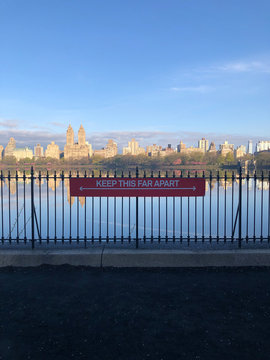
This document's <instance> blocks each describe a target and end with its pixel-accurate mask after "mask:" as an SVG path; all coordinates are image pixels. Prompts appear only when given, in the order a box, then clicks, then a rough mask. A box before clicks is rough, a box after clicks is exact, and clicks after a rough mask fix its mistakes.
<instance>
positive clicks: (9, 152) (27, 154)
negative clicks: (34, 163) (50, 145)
mask: <svg viewBox="0 0 270 360" xmlns="http://www.w3.org/2000/svg"><path fill="white" fill-rule="evenodd" d="M4 155H5V156H14V157H15V158H16V160H21V159H25V158H29V159H32V158H33V151H32V150H31V149H29V147H27V146H26V147H25V148H16V141H15V139H14V138H13V137H11V138H10V139H9V142H8V144H7V146H6V148H5V151H4Z"/></svg>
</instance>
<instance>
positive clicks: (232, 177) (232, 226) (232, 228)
mask: <svg viewBox="0 0 270 360" xmlns="http://www.w3.org/2000/svg"><path fill="white" fill-rule="evenodd" d="M233 211H234V172H232V219H231V220H232V236H231V242H233V237H234V234H233V228H234V224H233V215H234V214H233Z"/></svg>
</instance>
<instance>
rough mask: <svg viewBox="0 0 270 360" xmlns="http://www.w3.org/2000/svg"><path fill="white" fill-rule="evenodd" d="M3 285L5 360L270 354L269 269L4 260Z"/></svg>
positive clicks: (0, 335) (0, 324)
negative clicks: (24, 264) (18, 264)
mask: <svg viewBox="0 0 270 360" xmlns="http://www.w3.org/2000/svg"><path fill="white" fill-rule="evenodd" d="M0 291H1V295H0V359H12V360H16V359H35V360H36V359H46V360H47V359H91V360H92V359H93V360H95V359H102V360H103V359H104V360H106V359H125V360H127V359H131V360H133V359H138V360H141V359H142V360H143V359H155V360H158V359H160V360H161V359H163V360H166V359H207V360H209V359H219V360H220V359H237V360H239V359H252V360H254V359H256V360H260V359H262V360H265V359H269V357H270V355H269V354H270V341H269V336H270V268H244V269H243V268H242V269H237V268H233V269H222V268H221V269H220V268H219V269H213V268H212V269H155V270H154V269H148V270H146V269H121V270H120V269H104V270H100V269H93V268H87V267H71V266H58V267H53V266H41V267H37V268H2V269H0Z"/></svg>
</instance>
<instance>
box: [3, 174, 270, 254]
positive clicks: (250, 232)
mask: <svg viewBox="0 0 270 360" xmlns="http://www.w3.org/2000/svg"><path fill="white" fill-rule="evenodd" d="M95 175H97V174H94V172H92V173H87V172H85V173H84V174H83V175H81V174H80V173H79V172H77V174H76V175H75V176H76V177H88V176H92V177H94V176H95ZM125 175H126V174H125ZM170 175H172V176H173V177H176V176H180V177H183V176H184V175H183V173H182V172H181V171H180V172H176V173H175V172H173V173H172V174H170ZM72 176H74V175H73V174H72V173H71V172H70V173H69V174H65V173H64V172H61V173H58V174H57V173H56V172H54V174H53V175H50V174H49V173H48V172H46V173H45V174H44V173H41V172H38V173H34V171H33V168H32V169H31V173H30V174H29V175H26V173H25V172H23V173H19V172H17V171H16V173H14V174H11V173H10V172H8V173H7V174H6V175H4V174H3V172H1V178H0V186H1V189H0V201H1V219H0V236H1V243H2V244H6V243H10V244H12V243H18V244H21V243H25V244H27V243H29V242H30V243H31V244H32V247H33V248H34V247H35V244H36V243H40V244H44V243H45V244H46V243H55V244H58V243H61V242H62V243H74V242H75V243H82V242H84V243H85V245H86V244H88V243H96V242H99V243H103V242H107V243H109V242H112V243H119V242H120V243H126V242H134V243H136V245H137V246H139V244H140V243H146V242H149V243H156V242H158V243H159V242H160V243H161V242H178V243H180V244H181V243H187V244H190V243H206V242H207V243H209V242H210V243H211V242H224V243H226V242H232V243H237V244H238V246H239V247H241V245H242V244H243V243H244V242H245V243H258V242H261V243H262V242H268V243H269V241H270V186H269V185H270V172H269V173H268V174H264V173H261V174H257V173H256V172H255V173H254V174H252V175H250V174H249V173H247V174H242V172H241V169H240V172H239V173H237V174H236V173H230V174H228V173H226V172H225V173H223V174H222V175H220V173H219V172H217V173H216V174H215V175H214V174H213V173H212V172H210V173H209V174H207V175H205V173H204V172H203V173H202V174H200V176H201V177H203V178H205V180H206V195H205V197H190V198H189V197H187V198H184V197H165V198H145V197H137V198H115V197H114V198H85V197H80V198H79V197H78V198H73V197H71V196H70V191H69V180H70V178H71V177H72ZM98 176H100V177H102V176H106V177H110V176H114V177H117V174H116V173H114V174H109V173H108V172H107V173H106V174H105V175H104V174H102V173H101V172H100V173H99V174H98ZM120 176H122V177H123V176H124V174H123V173H122V174H120ZM128 176H129V177H132V175H131V173H130V172H129V174H128ZM135 176H136V177H146V173H145V172H142V173H141V174H140V173H139V172H138V171H137V172H136V175H135ZM163 176H164V177H166V176H167V177H168V176H169V174H168V172H166V173H164V174H161V173H160V172H158V173H156V174H154V173H153V172H152V173H151V174H150V177H163ZM190 176H191V175H190V173H188V174H187V177H190ZM192 176H195V177H198V174H197V173H194V174H193V175H192Z"/></svg>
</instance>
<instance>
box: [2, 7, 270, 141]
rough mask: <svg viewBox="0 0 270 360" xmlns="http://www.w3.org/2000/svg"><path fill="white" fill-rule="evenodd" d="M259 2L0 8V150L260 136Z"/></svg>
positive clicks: (267, 33) (268, 78) (262, 15)
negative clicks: (72, 141)
mask: <svg viewBox="0 0 270 360" xmlns="http://www.w3.org/2000/svg"><path fill="white" fill-rule="evenodd" d="M269 14H270V2H269V1H268V0H257V1H254V0H253V1H251V0H245V1H242V0H226V1H217V0H166V1H164V0H162V1H161V0H136V1H135V0H132V1H130V0H114V1H112V0H103V1H98V0H76V1H75V0H38V1H36V0H0V44H1V46H0V142H1V143H2V144H3V145H5V144H6V143H7V141H8V137H9V136H11V135H13V136H15V138H16V139H17V141H18V143H19V144H24V145H26V144H34V143H35V142H37V141H38V140H40V141H41V142H42V143H46V142H48V141H50V140H56V141H58V142H59V143H60V144H62V143H63V142H64V135H65V130H66V128H67V126H68V124H69V123H71V124H72V126H73V127H74V130H75V131H76V130H77V129H78V128H79V125H80V123H82V124H83V125H84V127H85V130H86V133H87V138H88V139H89V140H90V141H92V142H93V145H94V146H96V147H99V146H101V145H102V144H104V143H105V142H106V141H107V139H108V138H109V137H112V138H114V139H115V140H117V141H118V142H119V143H120V144H122V143H123V144H124V143H125V142H127V141H128V139H129V138H130V137H131V136H135V137H137V139H138V140H139V141H140V142H141V143H142V145H146V144H148V143H149V144H150V143H153V142H161V145H166V143H167V142H171V143H172V144H173V145H176V143H179V141H180V139H182V140H184V141H185V142H186V143H187V144H189V145H192V144H196V142H197V139H198V138H199V137H201V136H206V137H208V138H209V140H210V141H211V140H214V141H217V142H218V143H219V142H221V141H222V140H225V139H228V140H230V141H233V142H234V143H236V144H239V143H241V142H247V140H248V138H252V139H254V142H255V141H257V140H259V139H262V138H264V139H269V134H270V101H269V100H270V24H269Z"/></svg>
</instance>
